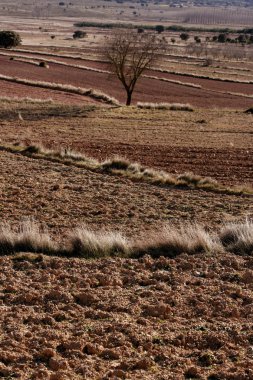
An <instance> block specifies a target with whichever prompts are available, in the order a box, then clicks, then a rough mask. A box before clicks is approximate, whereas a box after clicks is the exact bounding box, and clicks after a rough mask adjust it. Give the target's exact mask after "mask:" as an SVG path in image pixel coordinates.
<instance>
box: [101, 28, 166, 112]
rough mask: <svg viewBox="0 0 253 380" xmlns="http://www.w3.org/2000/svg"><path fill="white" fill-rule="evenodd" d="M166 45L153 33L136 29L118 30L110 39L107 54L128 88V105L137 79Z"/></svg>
mask: <svg viewBox="0 0 253 380" xmlns="http://www.w3.org/2000/svg"><path fill="white" fill-rule="evenodd" d="M164 47H165V46H164V42H163V41H162V40H160V39H159V38H157V36H155V35H154V34H153V33H141V34H140V33H137V32H135V31H127V32H126V31H119V32H116V34H115V35H114V36H113V37H112V39H111V40H110V41H109V43H108V45H107V46H106V49H105V55H106V58H107V59H108V61H109V62H110V66H111V67H112V69H113V72H114V73H115V74H116V76H117V78H118V79H119V80H120V81H121V83H122V84H123V86H124V88H125V90H126V93H127V101H126V105H127V106H129V105H130V104H131V100H132V93H133V91H134V88H135V85H136V82H137V80H138V79H139V78H140V77H141V75H142V74H143V72H144V71H145V70H146V69H148V68H150V66H151V65H152V64H153V63H154V62H155V61H156V60H157V59H158V57H159V55H160V54H161V52H162V50H163V49H164Z"/></svg>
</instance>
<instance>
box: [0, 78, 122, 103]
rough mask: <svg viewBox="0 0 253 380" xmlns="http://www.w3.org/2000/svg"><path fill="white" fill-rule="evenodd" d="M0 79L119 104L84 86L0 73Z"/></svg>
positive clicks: (111, 98)
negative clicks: (34, 79)
mask: <svg viewBox="0 0 253 380" xmlns="http://www.w3.org/2000/svg"><path fill="white" fill-rule="evenodd" d="M0 80H5V81H8V82H14V83H20V84H26V85H28V86H33V87H42V88H50V89H52V90H59V91H66V92H71V93H73V94H79V95H84V96H89V97H91V98H93V99H98V100H101V101H103V102H105V103H107V104H112V105H119V102H118V101H117V100H116V99H114V98H113V97H110V96H108V95H106V94H103V93H102V92H100V91H97V90H93V89H85V88H80V87H75V86H71V85H65V84H60V83H52V82H41V81H33V80H28V79H22V78H14V77H9V76H5V75H0Z"/></svg>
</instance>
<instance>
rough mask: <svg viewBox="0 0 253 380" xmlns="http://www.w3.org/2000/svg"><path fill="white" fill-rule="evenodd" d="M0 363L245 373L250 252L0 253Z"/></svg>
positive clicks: (252, 368)
mask: <svg viewBox="0 0 253 380" xmlns="http://www.w3.org/2000/svg"><path fill="white" fill-rule="evenodd" d="M0 265H1V268H2V270H1V273H0V284H1V293H0V305H1V310H2V312H1V314H0V321H1V328H0V331H1V337H2V339H1V343H0V373H1V376H2V377H4V378H11V377H13V378H14V377H15V378H19V379H23V380H27V379H29V380H30V379H31V380H39V379H43V380H56V379H57V380H68V379H69V380H77V379H101V380H102V379H103V380H106V379H108V380H109V379H133V380H137V379H141V380H142V379H147V380H148V379H149V380H153V379H166V380H175V379H177V380H184V379H190V378H191V379H199V380H206V379H210V380H211V379H219V380H239V379H240V380H251V379H252V378H253V346H252V345H253V334H252V328H253V324H252V317H253V287H252V281H253V258H252V257H237V256H234V255H232V254H231V255H230V254H225V255H222V256H221V255H217V254H215V253H213V254H212V255H203V254H201V255H200V254H199V255H196V256H187V255H184V254H182V255H180V256H178V257H177V258H176V259H173V260H172V259H165V258H160V259H157V260H153V259H151V258H150V257H148V256H146V257H144V258H143V259H141V260H130V259H104V260H97V261H90V262H89V261H82V260H80V259H61V258H47V257H40V256H37V259H36V256H33V255H32V256H29V255H27V254H26V255H24V256H23V258H22V256H21V257H20V256H17V257H2V258H0Z"/></svg>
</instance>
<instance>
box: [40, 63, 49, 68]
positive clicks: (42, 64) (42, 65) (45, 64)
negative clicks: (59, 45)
mask: <svg viewBox="0 0 253 380" xmlns="http://www.w3.org/2000/svg"><path fill="white" fill-rule="evenodd" d="M39 67H45V68H47V69H48V68H49V66H48V64H47V63H46V62H44V61H41V62H40V63H39Z"/></svg>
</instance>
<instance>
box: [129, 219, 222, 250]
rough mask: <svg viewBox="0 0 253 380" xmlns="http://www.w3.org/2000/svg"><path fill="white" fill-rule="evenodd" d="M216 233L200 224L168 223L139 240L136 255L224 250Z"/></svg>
mask: <svg viewBox="0 0 253 380" xmlns="http://www.w3.org/2000/svg"><path fill="white" fill-rule="evenodd" d="M222 250H223V249H222V245H221V244H220V242H219V240H218V238H217V236H216V235H214V236H211V235H210V234H209V233H208V232H207V231H205V230H204V228H203V227H201V226H199V225H186V226H181V227H180V228H179V229H177V228H175V227H174V226H171V225H167V226H166V227H164V228H163V229H162V231H161V232H158V233H156V234H154V235H153V236H150V237H149V238H148V239H147V240H145V241H143V242H139V243H137V244H136V246H135V248H134V257H140V256H143V255H145V254H149V255H151V256H152V257H154V258H156V257H160V256H165V257H175V256H177V255H179V254H181V253H188V254H190V255H193V254H196V253H201V252H217V251H218V252H220V251H222Z"/></svg>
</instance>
